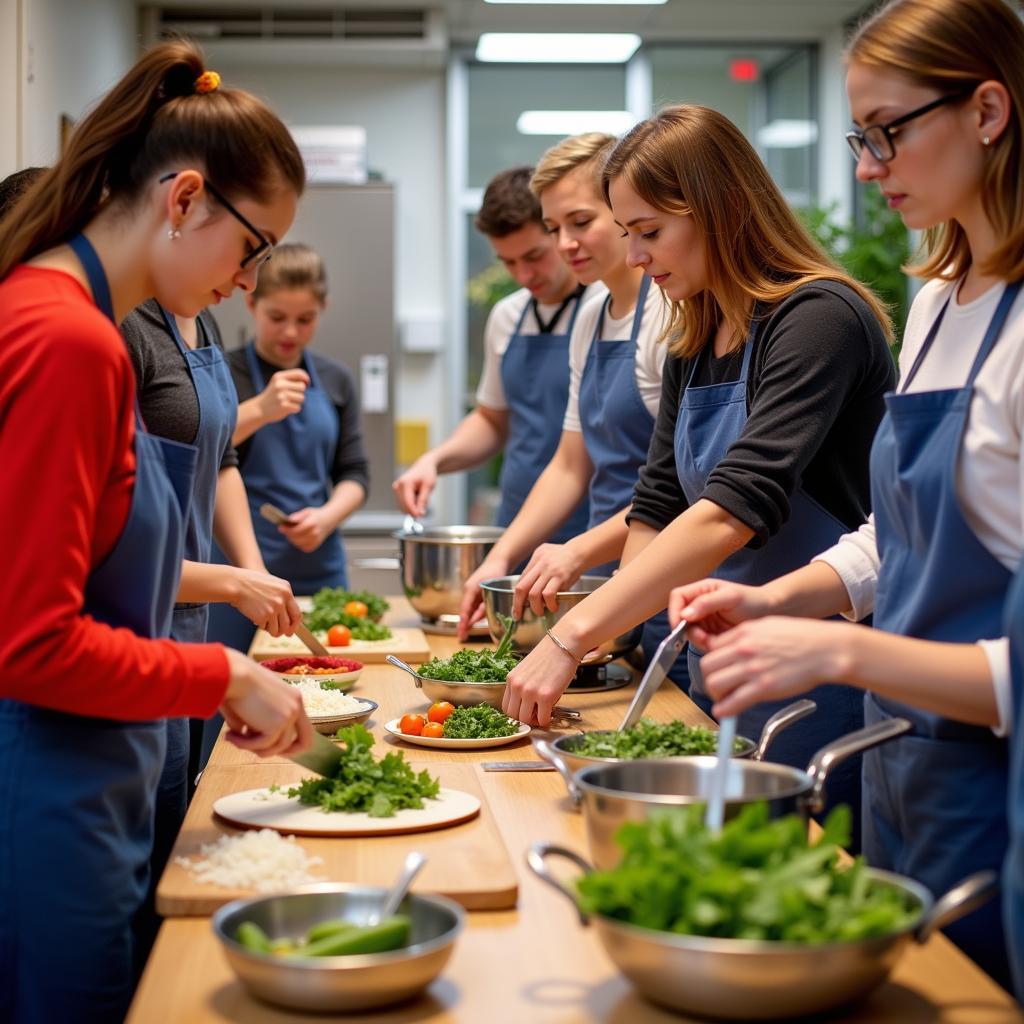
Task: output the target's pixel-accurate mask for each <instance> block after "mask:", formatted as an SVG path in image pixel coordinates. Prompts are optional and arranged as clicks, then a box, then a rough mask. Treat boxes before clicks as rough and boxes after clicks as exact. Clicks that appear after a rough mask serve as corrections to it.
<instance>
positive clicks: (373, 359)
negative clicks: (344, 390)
mask: <svg viewBox="0 0 1024 1024" xmlns="http://www.w3.org/2000/svg"><path fill="white" fill-rule="evenodd" d="M359 384H360V388H359V390H360V393H361V395H362V408H363V412H387V411H388V357H387V356H385V355H369V356H362V357H360V359H359Z"/></svg>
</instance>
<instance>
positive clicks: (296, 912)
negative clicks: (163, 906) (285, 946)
mask: <svg viewBox="0 0 1024 1024" xmlns="http://www.w3.org/2000/svg"><path fill="white" fill-rule="evenodd" d="M387 894H388V890H386V889H383V888H375V887H370V886H364V885H318V886H309V887H307V888H304V889H302V890H300V891H297V892H292V893H283V894H280V895H277V896H263V897H259V898H256V899H245V900H236V901H235V902H234V903H229V904H228V905H227V906H225V907H221V909H220V910H218V911H217V913H216V914H214V915H213V921H212V924H213V931H214V934H215V935H216V936H217V938H218V939H219V940H220V943H221V946H223V948H224V953H225V955H226V956H227V958H228V963H229V964H230V965H231V968H232V970H233V971H234V972H235V974H237V975H238V979H239V981H241V982H242V984H243V985H244V986H245V987H246V988H247V989H248V990H249V991H250V992H251V993H252V994H253V995H255V996H258V997H259V998H261V999H265V1000H266V1001H267V1002H270V1003H276V1004H277V1005H278V1006H286V1007H288V1008H289V1009H295V1010H368V1009H371V1008H373V1007H377V1006H385V1005H387V1004H388V1003H396V1002H399V1001H400V1000H402V999H408V998H410V997H411V996H414V995H416V994H417V993H419V992H421V991H422V990H423V989H425V988H426V987H427V985H429V984H430V983H431V982H432V981H433V980H434V978H436V977H437V976H438V974H440V973H441V970H442V968H443V967H444V965H445V963H446V962H447V961H448V957H449V956H450V955H451V952H452V946H453V945H454V943H455V939H456V938H457V937H458V934H459V932H460V931H462V926H463V924H464V921H465V914H464V912H463V910H462V908H461V907H460V906H459V905H458V904H457V903H453V902H452V901H451V900H449V899H445V898H444V897H442V896H419V895H415V894H413V895H410V896H407V897H406V899H405V901H404V902H403V903H402V906H401V907H400V912H401V913H403V914H408V915H409V916H410V917H411V918H412V934H411V936H410V939H411V941H410V944H409V945H408V946H406V947H405V948H404V949H396V950H394V951H393V952H391V953H371V954H362V955H356V956H328V957H320V958H310V959H308V960H303V959H299V958H297V957H294V958H292V957H283V956H273V955H268V954H262V953H254V952H252V951H251V950H248V949H246V948H245V947H244V946H241V945H240V944H239V943H238V942H237V941H236V940H235V935H236V934H237V932H238V926H239V925H240V924H241V923H242V922H243V921H252V922H254V923H255V924H258V925H259V926H260V927H261V928H262V929H263V930H264V931H265V932H266V933H267V935H269V936H270V938H271V939H279V938H293V939H294V938H299V937H301V936H303V935H305V934H306V932H308V931H309V929H310V928H311V927H312V926H313V925H315V924H318V923H320V922H321V921H329V920H332V919H334V918H339V917H340V918H348V919H350V920H352V921H355V922H359V923H361V922H364V921H366V920H367V919H368V918H369V917H370V916H371V914H374V913H377V912H379V911H380V910H381V908H382V907H383V905H384V900H385V898H386V896H387Z"/></svg>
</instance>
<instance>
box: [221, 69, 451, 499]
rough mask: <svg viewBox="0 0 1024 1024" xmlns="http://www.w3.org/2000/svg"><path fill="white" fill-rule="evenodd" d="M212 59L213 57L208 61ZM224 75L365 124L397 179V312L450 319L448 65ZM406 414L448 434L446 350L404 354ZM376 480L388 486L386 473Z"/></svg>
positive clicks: (437, 436) (377, 159)
mask: <svg viewBox="0 0 1024 1024" xmlns="http://www.w3.org/2000/svg"><path fill="white" fill-rule="evenodd" d="M210 63H211V64H215V62H214V61H213V60H211V62H210ZM215 66H216V67H217V70H219V71H220V72H221V74H222V75H223V76H224V78H225V81H226V82H227V83H228V84H230V85H232V86H238V87H240V88H243V89H248V90H250V91H252V92H254V93H256V94H257V95H259V96H261V97H263V98H264V99H265V100H266V101H267V102H268V103H269V104H270V105H271V106H272V107H273V108H274V109H275V110H276V111H277V112H278V113H279V114H280V115H281V116H282V117H283V118H284V120H285V121H287V122H290V123H292V124H301V125H339V124H361V125H364V126H365V128H366V132H367V157H368V163H369V166H370V168H371V169H373V170H378V171H380V172H381V173H382V174H383V176H384V178H385V179H386V180H387V181H390V182H393V183H394V185H395V191H396V197H397V208H396V211H395V225H396V238H395V256H396V268H395V274H396V276H395V286H396V307H397V308H396V311H395V312H396V315H397V317H398V319H399V320H400V321H402V320H410V319H411V320H422V319H427V320H437V319H440V320H442V321H443V322H445V323H449V322H450V319H449V316H448V309H447V302H446V301H445V295H446V288H447V278H446V269H445V268H446V263H447V261H446V250H445V245H446V241H445V209H444V197H445V163H444V160H445V115H444V111H445V83H444V72H443V71H440V70H438V71H421V70H371V69H357V68H350V69H345V68H331V67H306V68H301V67H299V68H293V67H277V66H273V67H266V66H262V67H253V66H245V65H238V66H232V65H230V64H224V63H223V61H221V62H220V64H215ZM397 385H398V386H397V394H396V401H397V408H398V409H399V410H400V412H401V416H402V418H404V419H426V420H429V421H430V422H431V438H430V440H431V444H436V443H437V442H438V441H440V440H441V439H442V436H443V435H442V431H443V430H444V424H445V416H444V409H445V406H444V401H443V399H442V396H445V395H446V394H447V393H448V389H446V387H445V382H444V377H443V358H442V357H441V356H440V355H408V354H406V355H404V356H402V358H401V365H400V367H399V375H398V381H397ZM378 486H386V485H385V482H384V481H381V482H380V484H379V485H378Z"/></svg>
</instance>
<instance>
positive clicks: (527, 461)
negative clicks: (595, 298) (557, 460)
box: [495, 291, 589, 544]
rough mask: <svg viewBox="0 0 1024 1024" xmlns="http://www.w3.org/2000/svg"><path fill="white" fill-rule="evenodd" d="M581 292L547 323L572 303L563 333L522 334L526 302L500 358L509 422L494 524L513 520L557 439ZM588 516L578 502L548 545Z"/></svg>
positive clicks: (578, 529)
mask: <svg viewBox="0 0 1024 1024" xmlns="http://www.w3.org/2000/svg"><path fill="white" fill-rule="evenodd" d="M583 294H584V293H583V292H582V291H577V292H575V293H574V294H573V295H570V296H569V298H568V299H566V300H565V302H564V303H562V306H561V307H560V308H559V310H558V312H557V313H556V314H555V315H554V317H553V319H552V320H551V326H552V327H553V326H554V325H555V324H556V323H558V321H559V319H560V318H561V316H562V313H563V312H564V311H565V308H566V307H567V306H568V305H569V303H572V304H573V309H572V316H571V317H570V319H569V327H568V329H567V330H566V331H565V333H563V334H555V333H554V332H553V331H550V330H547V331H545V330H540V331H538V333H536V334H525V333H524V332H523V323H524V321H525V319H526V314H527V312H528V311H529V310H530V309H534V315H535V316H536V306H535V303H534V302H533V301H532V300H531V301H529V302H527V303H526V304H525V305H524V306H523V311H522V313H520V315H519V320H518V321H517V323H516V328H515V331H513V333H512V337H511V338H510V339H509V343H508V348H507V349H505V354H504V355H503V356H502V359H501V384H502V387H503V388H504V389H505V400H506V401H507V402H508V412H509V424H508V441H507V442H506V444H505V458H504V461H503V462H502V466H501V481H500V486H501V504H500V505H499V506H498V514H497V518H496V520H495V522H496V523H497V525H498V526H508V524H509V523H511V522H512V520H513V519H514V518H515V517H516V515H517V514H518V512H519V509H520V508H522V505H523V502H524V501H526V497H527V495H528V494H529V493H530V491H531V490H532V489H533V485H534V484H535V483H536V482H537V477H539V476H540V475H541V473H543V472H544V469H545V467H546V466H547V464H548V463H549V462H550V461H551V457H552V456H553V455H554V454H555V449H556V448H557V447H558V442H559V440H560V439H561V437H562V420H563V419H564V418H565V404H566V402H567V401H568V398H569V339H570V336H571V335H572V329H573V326H574V325H575V323H576V316H577V314H578V313H579V311H580V306H581V305H582V304H583ZM538 324H540V321H539V320H538ZM588 515H589V509H588V505H587V500H586V498H584V499H583V500H582V501H581V502H580V503H579V505H578V506H577V507H576V510H575V511H574V512H573V514H572V516H571V517H570V518H569V519H568V520H567V521H566V522H565V523H563V524H562V525H561V527H559V529H558V530H557V531H556V532H555V534H554V535H553V536H552V537H551V538H550V541H551V543H553V544H564V543H565V542H566V541H567V540H569V539H570V538H572V537H575V536H576V535H577V534H580V533H583V531H584V530H586V528H587V521H588Z"/></svg>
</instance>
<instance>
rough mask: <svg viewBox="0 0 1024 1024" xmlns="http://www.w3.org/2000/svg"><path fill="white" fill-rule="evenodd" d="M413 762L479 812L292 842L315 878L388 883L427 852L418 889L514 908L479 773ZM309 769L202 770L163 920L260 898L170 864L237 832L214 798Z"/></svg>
mask: <svg viewBox="0 0 1024 1024" xmlns="http://www.w3.org/2000/svg"><path fill="white" fill-rule="evenodd" d="M410 763H412V766H413V768H415V769H416V771H421V770H423V769H424V768H426V769H428V770H429V771H430V772H431V774H432V775H438V776H440V778H441V784H442V785H443V786H445V787H447V788H449V789H458V790H463V791H464V792H466V793H471V794H472V795H473V796H475V797H476V798H477V799H478V800H479V801H480V804H481V806H480V814H479V815H477V816H476V817H475V818H473V819H471V820H470V821H467V822H465V823H464V824H461V825H454V826H452V827H450V828H444V829H440V830H439V831H436V832H419V833H416V834H415V835H397V836H379V837H377V836H374V837H359V838H351V839H333V838H332V839H314V838H301V839H296V840H295V842H296V843H298V844H299V845H300V846H301V847H302V848H303V849H304V850H305V851H306V852H307V853H308V854H309V855H310V856H318V857H322V858H323V860H324V863H323V864H322V865H318V866H317V867H315V868H313V869H312V870H311V872H310V873H311V874H314V875H317V876H318V878H317V880H318V881H330V882H359V883H363V884H366V885H390V884H391V882H392V881H393V880H394V879H395V877H396V876H397V875H398V872H399V870H400V869H401V866H402V862H403V861H404V860H405V855H406V854H407V853H408V852H409V851H410V850H412V849H416V850H420V851H421V852H422V853H424V854H425V855H426V857H427V865H426V867H425V868H424V869H423V873H422V874H421V875H420V876H419V878H418V879H417V881H416V884H415V885H414V887H413V888H414V889H415V890H416V891H419V892H434V893H441V894H442V895H444V896H449V897H451V898H452V899H453V900H455V901H456V902H457V903H461V904H462V906H464V907H465V908H466V909H467V910H503V909H507V908H509V907H514V906H515V905H516V900H517V898H518V895H519V884H518V880H517V878H516V874H515V870H514V869H513V867H512V863H511V861H510V860H509V856H508V852H507V850H506V849H505V844H504V842H503V841H502V838H501V834H500V832H499V830H498V827H497V825H496V823H495V821H494V818H493V816H492V814H491V810H490V807H489V806H488V805H487V800H486V797H485V796H484V793H483V789H482V788H481V786H480V781H479V778H478V774H477V773H478V771H479V769H477V768H476V767H475V766H474V765H470V764H447V763H444V764H439V763H438V762H436V761H435V762H432V763H430V764H416V763H413V762H410ZM308 774H309V773H308V772H307V771H306V770H305V769H304V768H301V767H300V766H299V765H293V764H259V763H257V764H251V765H245V766H238V767H232V768H217V767H212V768H207V770H206V771H205V772H204V773H203V777H202V780H201V782H200V784H199V788H198V789H197V790H196V795H195V798H194V799H193V801H192V803H191V805H190V806H189V810H188V815H187V817H186V818H185V824H184V826H183V827H182V830H181V833H180V834H179V836H178V841H177V843H176V844H175V846H174V852H173V853H172V855H171V860H170V862H169V864H168V866H167V869H166V870H165V871H164V874H163V877H162V878H161V879H160V885H159V887H158V888H157V898H156V903H157V911H158V912H159V913H160V914H163V915H164V916H165V917H189V916H195V915H207V914H212V913H213V912H214V911H215V910H217V908H218V907H221V906H223V905H224V904H225V903H228V902H230V901H231V900H235V899H239V898H241V897H245V896H254V895H258V894H257V893H255V892H253V891H250V890H242V889H226V888H221V887H220V886H215V885H209V884H204V883H200V882H197V881H196V880H195V879H194V878H193V877H192V875H191V874H190V873H189V872H188V871H187V870H186V869H185V868H183V867H182V866H181V865H180V864H177V863H176V862H175V858H177V857H188V858H191V859H195V858H196V857H198V856H200V852H199V850H200V847H201V846H202V845H203V844H204V843H213V842H216V840H217V838H218V837H219V836H221V835H238V834H239V833H240V831H241V830H240V829H235V828H232V827H231V826H229V825H227V824H223V823H221V822H220V821H219V820H217V819H216V818H215V817H214V814H213V804H214V802H215V801H216V800H217V799H218V798H220V797H222V796H226V795H227V794H229V793H237V792H240V791H242V790H246V789H254V788H257V787H263V786H269V785H271V784H273V783H277V784H279V785H289V784H292V783H295V782H297V781H298V780H299V779H301V778H304V777H306V776H307V775H308Z"/></svg>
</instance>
